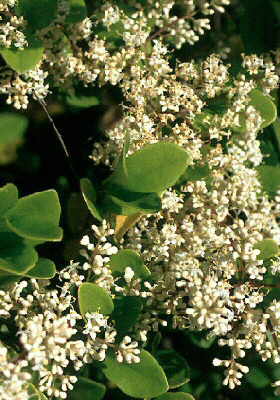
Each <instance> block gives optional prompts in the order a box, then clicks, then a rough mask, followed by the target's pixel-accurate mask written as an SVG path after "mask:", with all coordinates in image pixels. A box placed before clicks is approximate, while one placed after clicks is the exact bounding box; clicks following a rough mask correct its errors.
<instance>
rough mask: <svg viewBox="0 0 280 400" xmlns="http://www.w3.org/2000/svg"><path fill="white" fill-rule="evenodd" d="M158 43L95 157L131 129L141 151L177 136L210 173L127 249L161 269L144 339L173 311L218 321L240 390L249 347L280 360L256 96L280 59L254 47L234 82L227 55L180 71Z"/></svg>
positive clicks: (186, 324) (128, 85)
mask: <svg viewBox="0 0 280 400" xmlns="http://www.w3.org/2000/svg"><path fill="white" fill-rule="evenodd" d="M155 52H157V55H156V56H155V60H156V61H154V62H153V65H155V66H156V68H154V66H153V65H151V64H149V67H147V69H146V70H145V74H143V72H142V71H141V70H140V69H137V67H134V75H133V77H131V79H128V80H126V81H125V82H123V83H120V86H121V87H122V88H123V90H124V93H125V95H126V99H127V102H128V103H130V106H129V107H126V113H124V117H123V119H122V120H121V121H120V122H119V123H118V124H117V125H116V126H115V127H114V128H113V129H112V130H111V131H109V132H108V139H109V140H108V141H107V142H105V143H104V146H103V148H102V146H100V144H99V146H98V147H96V148H95V150H94V153H93V156H92V158H93V160H94V161H96V162H99V161H100V160H103V161H104V160H106V164H107V165H110V164H111V160H112V155H113V157H114V155H116V154H118V153H119V152H120V150H121V147H122V143H123V140H124V137H125V132H130V133H131V137H130V139H131V148H130V151H131V152H133V151H135V150H136V149H139V148H141V147H142V146H143V145H144V144H145V143H154V142H157V141H161V140H164V141H165V140H167V141H172V142H175V143H178V144H180V145H181V146H182V147H184V148H185V149H186V150H187V151H188V152H189V153H190V154H191V155H192V160H191V163H192V168H193V169H194V171H202V172H203V173H202V176H201V177H196V178H195V179H192V177H191V174H190V177H189V179H188V181H187V182H182V184H181V185H177V187H176V189H174V188H173V189H170V190H168V191H167V192H166V193H165V194H164V195H163V209H162V211H161V212H160V213H158V214H156V215H151V216H147V217H142V218H141V219H140V220H139V222H138V223H137V224H136V225H135V226H134V227H132V228H131V229H130V230H129V231H128V233H127V235H126V236H125V238H124V239H123V241H122V242H121V247H123V248H131V249H134V250H135V251H138V252H139V253H141V255H142V257H143V258H144V261H145V264H146V265H147V266H148V267H149V269H150V270H151V272H152V282H153V283H152V285H151V286H150V287H149V289H148V295H146V297H147V303H146V306H145V309H144V310H143V314H142V316H141V318H140V320H139V321H138V323H137V325H136V326H135V333H134V334H135V337H136V338H142V339H141V340H145V338H146V334H147V332H149V331H150V330H157V329H158V327H159V325H161V324H162V325H164V324H167V319H166V320H162V316H163V315H164V314H166V315H167V316H171V317H172V320H173V322H172V324H173V327H174V328H182V329H186V328H188V329H191V330H204V329H207V330H210V332H211V334H212V335H216V336H218V337H220V338H221V339H220V340H219V344H220V345H221V346H224V345H226V346H228V347H229V348H230V350H231V359H230V360H222V361H218V360H215V361H214V364H215V365H217V366H218V365H220V366H224V367H226V369H227V372H226V378H225V380H224V384H225V385H228V386H229V387H230V388H234V387H235V386H236V385H239V384H240V382H241V381H240V378H241V377H242V375H243V374H244V373H247V372H248V367H247V366H244V365H243V364H240V363H239V362H238V359H239V358H244V357H245V355H246V351H247V349H250V348H255V350H256V351H257V352H258V353H259V354H260V356H261V358H262V359H263V360H264V361H265V360H267V359H269V358H271V359H272V360H273V361H274V362H279V360H280V359H279V355H280V353H279V351H280V348H279V346H278V341H279V337H280V336H279V324H280V314H279V310H278V309H279V303H277V302H273V303H272V304H270V305H268V306H266V307H264V306H262V305H261V304H262V302H263V300H264V299H265V296H266V294H267V291H268V289H269V286H267V285H265V284H264V283H262V282H263V280H264V278H265V276H266V273H267V270H268V268H269V269H271V271H272V272H273V273H274V274H278V273H279V258H275V259H274V260H272V261H271V263H270V266H268V264H267V263H264V261H263V260H262V259H260V258H259V255H260V250H258V249H257V248H256V247H255V246H256V244H257V243H258V242H260V241H262V240H263V239H267V238H270V239H273V240H274V241H275V242H276V243H277V244H278V245H279V244H280V227H279V224H278V222H277V217H278V215H279V206H278V201H279V200H277V198H276V199H275V201H274V200H270V199H268V197H267V196H266V195H265V194H263V192H262V188H261V184H260V182H259V180H258V173H257V170H256V169H255V167H257V166H259V165H260V164H261V162H262V159H263V155H262V153H261V151H260V143H259V140H258V138H257V134H258V131H259V130H260V129H261V124H262V122H263V120H262V118H261V116H260V114H259V113H258V112H257V111H256V109H255V108H254V107H253V106H252V105H251V104H250V102H251V98H250V95H249V94H250V92H251V91H252V89H255V88H262V90H263V93H264V94H267V93H269V92H270V91H271V90H272V88H276V87H277V84H278V82H279V77H278V76H277V73H276V71H275V69H274V67H273V65H272V63H271V60H268V59H264V58H262V57H257V56H251V57H249V56H244V68H247V69H248V73H247V74H246V73H240V74H239V75H237V76H236V78H235V79H234V80H231V79H229V71H228V68H229V66H228V65H226V64H224V62H223V61H222V59H221V58H220V57H219V56H218V55H211V56H210V57H208V59H206V60H205V61H204V62H203V63H199V64H196V63H195V62H189V63H184V64H178V65H177V67H176V68H175V69H174V70H173V69H171V68H170V66H169V64H168V63H167V62H166V60H167V58H166V48H165V47H164V45H163V44H162V42H157V44H155V46H154V48H153V52H152V55H153V54H155ZM160 60H162V62H161V61H160ZM159 65H161V66H162V70H159V68H158V66H159ZM256 68H257V71H258V73H257V74H256V73H255V69H256ZM217 97H218V98H220V99H222V100H223V103H224V110H223V112H216V113H214V112H213V111H208V110H207V105H208V102H209V104H212V103H211V102H212V100H211V99H213V98H214V99H215V98H217ZM210 110H211V109H210ZM146 121H149V126H150V129H147V128H146V125H145V124H146ZM243 121H245V122H243ZM141 123H142V125H141ZM164 130H165V131H166V132H168V134H166V135H163V131H164ZM130 272H131V271H130V270H128V271H126V273H125V279H126V281H127V283H129V279H128V278H129V277H130ZM111 282H112V288H113V290H115V288H116V282H113V280H111ZM146 287H147V286H146ZM272 288H273V287H272ZM139 295H140V296H141V291H140V293H139Z"/></svg>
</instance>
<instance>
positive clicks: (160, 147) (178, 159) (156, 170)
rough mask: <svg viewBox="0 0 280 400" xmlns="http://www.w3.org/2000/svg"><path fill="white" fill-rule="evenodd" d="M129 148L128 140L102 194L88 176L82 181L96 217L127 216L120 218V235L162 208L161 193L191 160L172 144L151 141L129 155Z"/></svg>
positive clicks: (89, 205) (84, 193)
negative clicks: (144, 216)
mask: <svg viewBox="0 0 280 400" xmlns="http://www.w3.org/2000/svg"><path fill="white" fill-rule="evenodd" d="M127 149H128V143H127V142H126V143H125V146H124V151H123V154H122V158H121V160H120V162H119V165H118V167H117V168H116V170H115V171H114V172H113V174H112V175H111V176H110V177H109V178H108V179H106V180H105V181H104V182H103V185H102V191H101V192H100V194H99V193H97V192H96V190H95V189H94V187H93V185H92V184H91V182H90V181H89V180H88V179H86V178H84V179H82V180H81V191H82V193H83V197H84V199H85V202H86V204H87V206H88V208H89V211H90V212H91V214H92V215H93V216H94V217H95V218H97V219H98V220H99V221H101V220H102V218H103V216H104V215H106V214H115V215H117V216H121V215H124V216H127V217H128V218H125V219H122V221H121V223H120V221H119V226H118V231H119V237H121V235H123V234H124V233H125V231H126V230H127V229H128V228H129V227H130V224H133V223H134V222H135V221H136V220H137V219H138V218H139V216H141V215H142V214H150V213H155V212H158V211H160V209H161V199H160V195H161V193H162V192H163V191H164V190H166V189H167V188H168V187H170V186H172V185H174V184H175V183H176V182H177V180H178V179H179V177H180V176H181V175H182V174H183V173H184V171H185V170H186V168H187V165H188V163H189V161H190V157H189V156H188V154H187V152H186V151H185V150H183V149H182V148H180V147H179V146H177V145H176V144H173V143H162V142H161V143H155V144H150V145H147V146H145V147H144V148H143V149H142V150H139V151H137V152H135V153H134V154H132V155H130V156H128V157H126V156H125V155H126V152H127ZM128 220H129V221H130V223H128ZM124 227H125V228H124ZM120 233H121V234H120Z"/></svg>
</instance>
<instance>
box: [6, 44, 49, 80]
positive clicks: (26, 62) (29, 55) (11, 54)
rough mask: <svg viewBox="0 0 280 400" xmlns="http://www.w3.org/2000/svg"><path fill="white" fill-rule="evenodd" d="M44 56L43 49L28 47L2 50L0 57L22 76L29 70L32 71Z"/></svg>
mask: <svg viewBox="0 0 280 400" xmlns="http://www.w3.org/2000/svg"><path fill="white" fill-rule="evenodd" d="M43 54H44V48H43V47H38V46H36V47H33V46H32V45H30V46H29V47H26V48H24V49H23V50H20V49H4V50H1V55H2V57H3V58H4V60H5V61H6V63H7V64H8V65H9V66H10V67H11V68H12V69H13V70H15V71H16V72H18V73H19V74H23V73H24V72H27V71H29V70H31V69H34V68H35V67H36V66H37V64H39V62H40V61H41V60H42V57H43Z"/></svg>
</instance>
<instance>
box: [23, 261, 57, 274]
mask: <svg viewBox="0 0 280 400" xmlns="http://www.w3.org/2000/svg"><path fill="white" fill-rule="evenodd" d="M55 274H56V267H55V264H54V263H53V262H52V261H51V260H49V259H47V258H39V260H38V262H37V263H36V265H35V267H34V268H32V269H31V270H29V271H28V272H27V273H25V274H24V275H25V276H27V277H28V278H35V279H51V278H53V277H54V276H55Z"/></svg>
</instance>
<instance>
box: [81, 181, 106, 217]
mask: <svg viewBox="0 0 280 400" xmlns="http://www.w3.org/2000/svg"><path fill="white" fill-rule="evenodd" d="M80 185H81V191H82V195H83V198H84V200H85V202H86V205H87V207H88V209H89V211H90V212H91V214H92V215H93V216H94V217H95V218H96V219H98V220H99V221H102V216H101V214H100V211H99V210H98V208H97V207H96V205H95V203H96V199H97V197H96V191H95V189H94V187H93V185H92V183H91V181H90V180H89V179H87V178H82V179H81V181H80Z"/></svg>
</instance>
